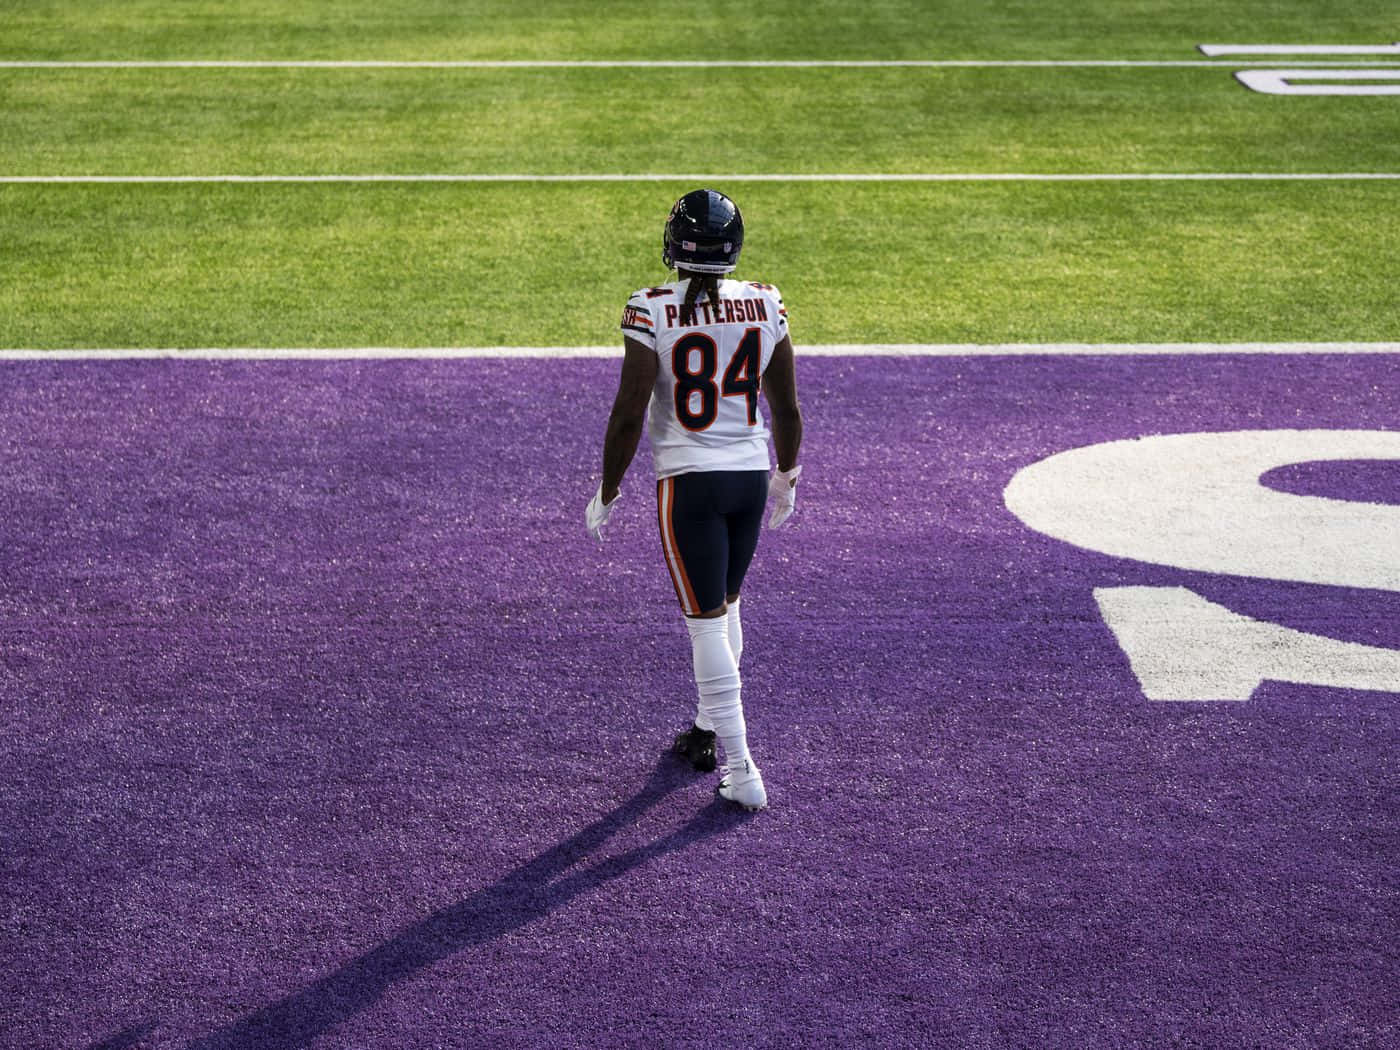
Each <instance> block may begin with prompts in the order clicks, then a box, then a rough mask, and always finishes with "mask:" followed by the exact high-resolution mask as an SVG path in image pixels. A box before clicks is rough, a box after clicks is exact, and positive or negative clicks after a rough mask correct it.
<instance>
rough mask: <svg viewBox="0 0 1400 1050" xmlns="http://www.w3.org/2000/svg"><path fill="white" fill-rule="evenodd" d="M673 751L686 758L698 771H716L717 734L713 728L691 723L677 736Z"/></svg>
mask: <svg viewBox="0 0 1400 1050" xmlns="http://www.w3.org/2000/svg"><path fill="white" fill-rule="evenodd" d="M671 753H672V754H674V755H676V756H678V757H680V758H683V759H685V760H686V761H687V762H689V763H690V764H691V766H692V767H694V769H695V772H697V773H713V772H714V771H715V734H714V732H713V731H712V730H709V729H701V728H700V727H699V726H697V725H691V727H690V728H689V729H687V730H686V731H685V732H684V733H681V734H680V735H679V736H677V737H676V746H675V747H673V748H672V749H671Z"/></svg>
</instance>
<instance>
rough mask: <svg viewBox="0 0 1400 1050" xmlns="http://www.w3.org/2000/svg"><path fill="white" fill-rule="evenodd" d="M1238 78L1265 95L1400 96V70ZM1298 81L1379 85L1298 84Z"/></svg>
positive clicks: (1284, 72) (1269, 72)
mask: <svg viewBox="0 0 1400 1050" xmlns="http://www.w3.org/2000/svg"><path fill="white" fill-rule="evenodd" d="M1235 79H1236V80H1238V81H1239V82H1240V83H1241V84H1243V85H1244V86H1245V87H1247V88H1249V89H1250V90H1251V91H1258V92H1261V93H1262V94H1265V95H1400V69H1245V70H1241V71H1240V72H1238V73H1236V74H1235ZM1295 80H1303V81H1309V80H1311V81H1317V80H1323V81H1347V80H1350V81H1377V83H1351V84H1345V83H1323V84H1317V83H1312V84H1309V83H1302V84H1295V83H1293V81H1295Z"/></svg>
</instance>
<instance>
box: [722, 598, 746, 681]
mask: <svg viewBox="0 0 1400 1050" xmlns="http://www.w3.org/2000/svg"><path fill="white" fill-rule="evenodd" d="M726 616H727V617H728V619H729V651H730V652H731V653H733V654H734V665H735V666H736V667H737V666H738V665H739V661H740V660H741V659H743V656H744V625H743V624H742V623H740V622H739V599H738V598H735V599H734V600H733V601H732V602H730V603H729V612H728V613H726Z"/></svg>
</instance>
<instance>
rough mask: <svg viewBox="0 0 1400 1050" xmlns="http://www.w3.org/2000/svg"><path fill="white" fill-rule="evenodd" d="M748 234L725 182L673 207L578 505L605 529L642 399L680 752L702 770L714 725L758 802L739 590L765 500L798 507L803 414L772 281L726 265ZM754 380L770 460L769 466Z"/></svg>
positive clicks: (629, 316) (764, 796)
mask: <svg viewBox="0 0 1400 1050" xmlns="http://www.w3.org/2000/svg"><path fill="white" fill-rule="evenodd" d="M743 244H744V220H743V216H741V215H740V214H739V209H738V207H737V206H736V205H735V204H734V202H733V201H732V200H730V199H729V198H728V197H726V196H725V195H724V194H722V193H719V192H717V191H715V190H694V191H692V192H690V193H687V194H686V195H685V196H684V197H682V198H681V199H680V200H678V201H677V202H676V204H675V206H674V207H673V208H672V209H671V214H670V215H669V216H668V217H667V219H666V227H665V232H664V233H663V235H662V261H663V262H664V263H665V264H666V268H667V269H668V270H670V269H672V268H674V269H675V270H676V280H674V281H671V282H670V283H667V284H663V285H659V286H657V287H655V288H643V289H642V290H641V291H638V292H636V293H635V294H633V295H632V297H631V298H630V299H629V300H628V301H627V306H626V307H625V308H624V310H623V313H622V333H623V347H624V356H623V362H622V376H621V380H620V382H619V384H618V391H617V397H616V399H615V401H614V403H613V407H612V414H611V415H610V416H609V417H608V428H607V434H606V436H605V438H604V441H603V480H602V482H601V483H600V484H599V486H598V491H597V492H596V493H595V494H594V496H593V499H592V501H590V502H589V504H588V509H587V512H586V520H587V525H588V530H589V532H590V533H592V534H593V535H594V536H595V537H596V538H598V539H600V540H601V539H602V527H603V525H604V524H605V523H606V522H607V520H608V517H609V516H610V515H611V514H612V511H613V508H614V507H615V506H616V504H617V499H618V491H619V486H620V485H621V484H622V477H623V475H624V474H625V473H626V472H627V467H628V465H629V464H630V463H631V462H632V457H633V455H634V454H635V453H636V451H637V442H638V441H639V440H640V438H641V433H642V420H643V417H644V416H647V415H648V405H649V406H650V414H649V431H648V432H649V435H650V439H651V449H652V459H653V464H654V466H655V468H656V477H657V482H656V505H657V522H658V524H659V526H660V530H661V546H662V550H663V553H664V555H665V559H666V565H667V568H668V569H669V570H670V573H671V581H672V583H674V584H675V588H676V597H677V598H678V599H679V601H680V604H681V610H682V612H683V613H684V614H685V618H686V619H685V622H686V627H687V628H688V630H689V632H690V640H691V658H692V661H693V665H694V670H695V684H696V686H697V688H698V690H699V702H698V705H697V711H696V714H695V719H694V723H693V724H692V725H691V726H690V728H688V729H687V730H685V732H683V733H681V734H680V735H679V736H678V737H677V738H676V743H675V751H676V753H677V754H678V755H679V756H681V757H682V758H684V759H685V760H687V761H689V762H690V763H691V765H692V766H693V767H694V768H695V769H697V770H700V771H702V772H708V771H711V770H713V769H714V768H715V739H716V737H718V739H719V743H720V746H721V747H722V748H723V749H724V756H725V760H726V762H727V769H726V770H725V771H724V773H723V776H722V779H721V780H720V783H719V793H720V795H721V796H723V797H724V798H726V799H729V800H731V801H733V802H737V803H738V804H740V805H741V806H743V807H745V808H746V809H751V810H756V809H762V808H763V807H764V806H766V805H767V803H768V793H767V791H766V789H765V788H764V785H763V777H762V775H761V774H760V773H759V769H758V766H757V764H756V763H755V762H754V760H753V756H752V755H751V754H750V753H749V747H748V737H747V731H746V728H745V724H744V708H743V704H742V702H741V700H740V680H739V658H740V656H741V654H742V653H743V649H744V632H743V628H742V626H741V624H740V619H739V591H740V588H741V587H742V585H743V582H744V574H745V573H746V572H747V571H748V567H749V562H750V560H751V559H752V558H753V553H754V549H755V547H756V546H757V544H758V533H759V529H760V527H761V525H762V520H763V512H764V509H765V506H766V504H767V502H768V499H769V498H770V497H771V498H772V500H773V510H772V513H771V515H770V516H769V519H768V525H769V527H770V528H777V527H779V526H781V525H782V524H783V523H784V522H785V521H787V519H788V517H789V516H790V515H791V514H792V512H793V507H794V503H795V500H796V497H797V479H798V475H799V474H801V472H802V468H801V467H800V466H798V464H797V451H798V447H799V446H800V445H801V443H802V413H801V410H800V408H799V407H798V403H797V381H796V373H795V369H794V363H793V350H792V341H791V339H790V338H789V336H788V319H787V310H786V309H785V308H784V306H783V299H782V296H780V295H779V294H778V289H776V288H774V287H773V286H772V285H769V284H760V283H757V282H743V281H736V280H732V279H729V278H727V277H725V275H726V274H730V273H732V272H733V271H734V269H735V267H736V266H737V264H738V261H739V251H740V249H741V248H742V247H743ZM760 392H762V393H763V395H764V397H765V399H766V400H767V402H768V407H769V411H770V412H771V414H772V421H773V429H772V438H773V444H774V448H775V451H776V453H777V459H778V464H777V470H776V471H774V472H773V474H772V476H771V477H770V476H769V459H768V439H769V430H768V426H767V424H766V423H765V421H764V418H763V412H762V409H761V407H760V404H759V393H760Z"/></svg>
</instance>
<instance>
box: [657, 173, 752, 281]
mask: <svg viewBox="0 0 1400 1050" xmlns="http://www.w3.org/2000/svg"><path fill="white" fill-rule="evenodd" d="M743 246H744V217H743V216H742V215H740V214H739V207H738V205H736V204H735V203H734V202H733V201H732V200H730V199H729V198H728V197H726V196H725V195H724V194H723V193H720V192H719V191H718V190H691V191H690V192H689V193H687V194H686V195H685V196H684V197H682V198H681V199H680V200H678V201H676V204H675V207H673V208H672V209H671V214H670V215H669V216H667V218H666V230H665V232H664V233H663V234H662V236H661V260H662V262H664V263H665V264H666V269H668V270H670V269H673V268H674V269H684V270H692V271H694V272H695V273H733V272H734V268H735V267H736V266H738V265H739V249H740V248H742V247H743Z"/></svg>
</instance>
